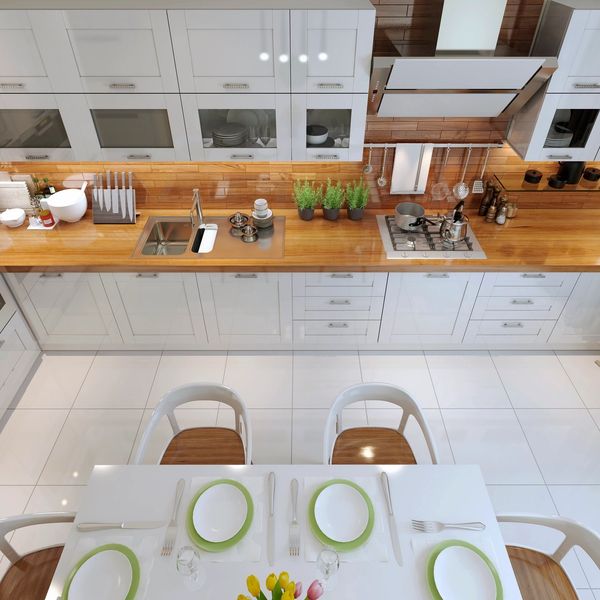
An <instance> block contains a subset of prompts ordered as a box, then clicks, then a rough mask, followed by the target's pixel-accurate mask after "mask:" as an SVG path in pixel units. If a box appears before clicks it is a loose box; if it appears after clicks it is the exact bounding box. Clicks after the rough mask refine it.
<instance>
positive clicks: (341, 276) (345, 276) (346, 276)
mask: <svg viewBox="0 0 600 600" xmlns="http://www.w3.org/2000/svg"><path fill="white" fill-rule="evenodd" d="M329 277H331V279H354V275H353V274H352V273H332V274H331V275H330V276H329Z"/></svg>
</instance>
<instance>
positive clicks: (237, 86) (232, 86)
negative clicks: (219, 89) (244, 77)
mask: <svg viewBox="0 0 600 600" xmlns="http://www.w3.org/2000/svg"><path fill="white" fill-rule="evenodd" d="M223 89H224V90H249V89H250V84H248V83H224V84H223Z"/></svg>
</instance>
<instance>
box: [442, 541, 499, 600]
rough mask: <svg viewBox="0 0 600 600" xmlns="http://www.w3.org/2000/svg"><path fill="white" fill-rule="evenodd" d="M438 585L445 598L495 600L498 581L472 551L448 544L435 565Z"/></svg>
mask: <svg viewBox="0 0 600 600" xmlns="http://www.w3.org/2000/svg"><path fill="white" fill-rule="evenodd" d="M433 576H434V579H435V586H436V588H437V590H438V592H439V594H440V596H441V597H442V598H443V599H444V600H496V582H495V580H494V576H493V574H492V572H491V571H490V568H489V567H488V566H487V564H486V563H485V562H484V560H483V559H482V558H481V557H480V556H479V555H478V554H476V553H475V552H473V550H470V549H469V548H465V547H463V546H449V547H448V548H446V549H444V550H442V551H441V552H440V553H439V555H438V557H437V558H436V560H435V565H434V567H433Z"/></svg>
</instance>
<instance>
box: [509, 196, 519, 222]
mask: <svg viewBox="0 0 600 600" xmlns="http://www.w3.org/2000/svg"><path fill="white" fill-rule="evenodd" d="M518 212H519V207H518V206H517V203H516V202H515V201H514V200H511V201H509V202H508V203H507V204H506V217H507V218H508V219H514V218H515V217H516V216H517V213H518Z"/></svg>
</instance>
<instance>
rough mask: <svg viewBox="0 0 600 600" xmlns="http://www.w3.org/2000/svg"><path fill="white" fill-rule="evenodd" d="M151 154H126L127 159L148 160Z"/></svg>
mask: <svg viewBox="0 0 600 600" xmlns="http://www.w3.org/2000/svg"><path fill="white" fill-rule="evenodd" d="M151 158H152V154H128V155H127V160H150V159H151Z"/></svg>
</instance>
